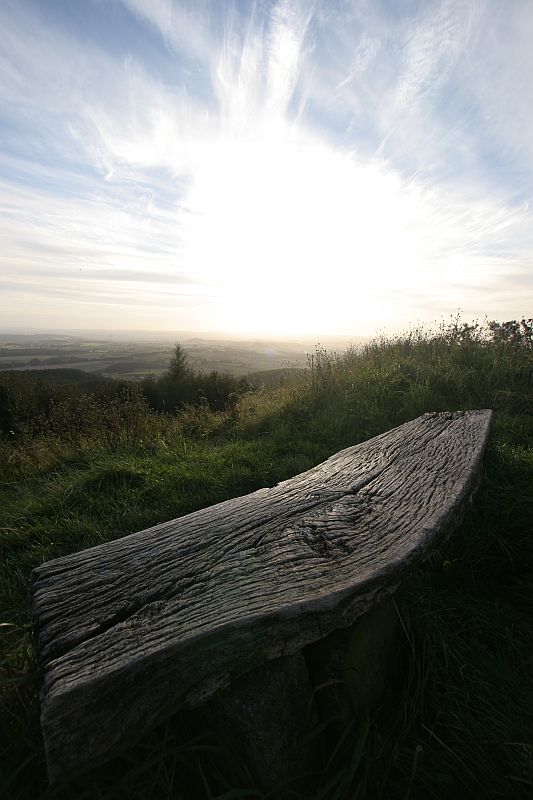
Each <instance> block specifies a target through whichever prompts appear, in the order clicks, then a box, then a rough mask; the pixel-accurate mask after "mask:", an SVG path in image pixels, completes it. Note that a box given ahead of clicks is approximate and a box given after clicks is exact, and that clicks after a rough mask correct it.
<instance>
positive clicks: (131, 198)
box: [0, 0, 533, 334]
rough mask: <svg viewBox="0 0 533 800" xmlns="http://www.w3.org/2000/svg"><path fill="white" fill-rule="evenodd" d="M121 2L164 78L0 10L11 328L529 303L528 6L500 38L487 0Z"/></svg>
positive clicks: (369, 324) (273, 322)
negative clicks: (243, 6)
mask: <svg viewBox="0 0 533 800" xmlns="http://www.w3.org/2000/svg"><path fill="white" fill-rule="evenodd" d="M122 3H123V8H124V9H125V11H124V13H128V14H131V15H132V17H131V19H132V20H135V21H136V24H138V25H145V26H146V31H150V32H151V35H154V34H155V35H157V36H160V41H161V48H162V51H163V53H164V58H165V70H164V75H163V73H161V72H158V70H157V69H156V66H154V62H153V59H151V58H150V57H149V56H148V55H147V52H144V51H143V52H141V51H130V52H126V53H124V52H121V53H120V54H119V53H118V52H116V53H115V52H112V51H110V50H109V48H107V49H105V48H104V46H103V42H102V43H99V42H98V37H97V36H95V37H93V38H92V39H91V38H89V37H88V38H85V39H82V38H80V37H79V35H78V34H76V32H75V31H74V30H73V29H69V28H68V27H67V26H63V27H61V26H60V25H59V24H58V22H57V20H56V21H55V22H50V21H49V20H48V19H46V18H45V16H44V15H43V14H40V13H39V11H38V7H36V6H33V7H32V6H24V5H20V4H10V3H8V4H7V5H6V7H5V8H4V10H3V11H0V24H1V25H2V34H1V36H2V40H3V50H2V52H3V56H2V66H3V67H4V68H5V69H4V71H3V73H2V77H0V98H1V99H2V101H3V103H4V107H5V108H7V109H8V110H9V113H10V115H11V116H10V117H9V118H8V121H9V124H10V125H11V126H12V128H13V130H12V132H11V133H10V132H9V125H8V126H7V128H6V130H7V134H6V137H5V141H6V148H5V153H4V155H3V157H2V159H1V160H0V176H2V175H3V176H4V177H3V181H2V184H1V186H0V188H1V190H2V198H3V199H2V203H1V206H0V211H1V214H2V215H1V217H0V237H1V238H2V241H3V248H2V253H1V254H0V286H1V287H2V293H3V294H4V295H5V297H6V306H5V311H4V317H3V323H4V325H8V324H14V323H15V322H18V324H24V323H28V324H29V323H30V321H31V320H33V321H35V320H39V322H38V323H37V324H48V325H57V326H61V325H62V324H65V325H68V324H73V323H72V319H73V318H74V317H76V318H77V327H80V326H83V327H91V325H94V326H95V327H96V326H99V327H102V326H104V327H127V328H132V327H133V328H135V327H139V328H141V327H142V328H146V327H153V328H163V327H167V328H174V329H176V328H180V329H183V328H191V329H199V330H206V329H212V330H217V329H218V330H222V329H223V330H247V331H258V330H263V331H272V332H281V331H286V332H292V333H298V332H304V331H308V332H317V333H335V332H353V333H355V334H357V333H365V332H370V331H372V330H375V329H376V328H377V327H382V326H383V325H387V326H388V327H397V326H401V325H405V324H407V323H408V322H409V321H410V320H412V319H414V318H419V319H431V318H434V317H435V316H438V315H440V314H446V313H448V312H452V311H454V310H455V309H456V308H457V307H459V306H460V307H462V308H463V309H464V311H465V313H466V314H467V315H469V314H470V315H472V316H478V315H482V314H483V313H487V314H488V315H489V316H500V317H511V316H518V315H520V314H522V313H528V309H529V308H530V307H531V304H532V301H533V291H532V282H533V279H532V257H533V241H532V238H533V237H532V234H531V231H532V230H533V228H532V225H531V222H532V219H531V212H530V210H529V206H528V200H529V198H530V197H531V191H532V189H533V151H532V150H531V141H533V139H532V138H531V136H528V135H526V134H527V133H530V132H531V123H532V122H533V119H532V117H531V114H532V112H531V106H530V104H527V103H525V102H524V101H525V98H526V96H527V91H528V90H531V89H533V86H532V85H531V84H532V83H533V78H532V77H531V76H532V75H533V70H530V71H528V72H527V73H523V72H521V59H522V58H523V59H524V63H525V64H529V63H530V61H531V60H532V56H531V55H530V53H531V50H530V48H529V38H528V36H529V33H533V12H531V11H528V4H527V3H525V2H517V3H515V4H514V6H513V9H512V10H511V11H509V13H508V14H507V18H506V24H505V26H504V29H503V32H501V31H500V29H497V24H499V22H500V21H501V18H502V15H501V13H500V11H499V8H498V4H497V3H496V2H489V0H487V1H486V2H478V3H471V4H466V5H465V4H464V3H461V2H458V1H456V0H455V1H454V0H445V2H440V3H436V2H427V3H421V4H420V9H419V11H418V13H415V14H411V15H410V16H407V15H405V14H404V15H403V16H402V15H398V14H396V15H392V14H390V15H387V13H386V11H385V10H382V11H377V10H376V4H373V3H370V2H369V3H368V4H367V5H365V4H363V3H358V4H353V5H352V6H351V5H350V4H344V3H342V4H339V5H336V4H330V3H325V2H324V3H308V2H303V0H302V2H296V0H292V2H291V0H282V1H281V2H277V3H272V4H267V5H266V6H264V5H255V4H251V6H250V13H249V14H248V15H247V16H246V17H243V16H242V15H239V14H238V13H237V11H236V10H235V6H233V5H231V6H230V5H229V4H228V6H227V7H226V5H225V4H222V3H217V4H213V3H207V2H206V3H198V4H190V5H186V4H184V3H179V2H171V0H156V1H154V2H148V0H122ZM99 8H100V11H101V13H102V15H104V6H100V7H99ZM265 9H267V12H268V13H266V12H265ZM102 20H103V21H102V24H105V21H104V16H103V17H102ZM487 37H491V41H492V43H493V45H494V47H493V49H492V50H491V53H490V54H488V53H487V52H486V47H485V42H486V40H487ZM123 49H124V48H123ZM504 61H505V68H501V66H502V64H503V63H504ZM191 65H192V66H191ZM531 66H533V64H531ZM518 72H520V76H521V80H522V83H520V84H519V83H518V82H517V80H516V78H517V74H518ZM173 76H174V77H173ZM524 106H527V108H524ZM512 114H515V115H517V116H518V118H519V120H520V124H521V126H522V130H521V131H518V130H516V126H514V125H513V123H512V121H511V116H512ZM481 121H483V125H484V127H483V128H481V129H480V128H478V127H477V126H479V124H480V122H481ZM17 137H18V138H17ZM17 141H20V142H22V143H23V144H25V146H26V151H24V149H23V148H21V147H20V146H19V147H18V151H17V146H16V142H17ZM33 143H34V144H35V147H34V149H33V147H32V144H33Z"/></svg>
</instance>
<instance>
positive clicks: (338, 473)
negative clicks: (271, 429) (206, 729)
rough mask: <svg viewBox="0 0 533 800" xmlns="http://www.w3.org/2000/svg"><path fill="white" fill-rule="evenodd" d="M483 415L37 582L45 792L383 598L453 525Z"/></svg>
mask: <svg viewBox="0 0 533 800" xmlns="http://www.w3.org/2000/svg"><path fill="white" fill-rule="evenodd" d="M490 417H491V412H490V411H487V410H484V411H467V412H455V413H453V414H452V413H429V414H425V415H424V416H422V417H419V418H418V419H415V420H413V421H412V422H408V423H406V424H405V425H401V426H400V427H398V428H395V429H394V430H391V431H389V432H387V433H384V434H382V435H380V436H376V437H375V438H374V439H371V440H369V441H367V442H364V443H362V444H359V445H356V446H354V447H350V448H348V449H346V450H343V451H342V452H339V453H337V454H336V455H334V456H332V457H331V458H329V459H328V460H327V461H325V462H324V463H323V464H319V465H318V466H316V467H314V468H313V469H311V470H309V471H308V472H305V473H303V474H301V475H297V476H296V477H294V478H291V479H290V480H287V481H284V482H282V483H280V484H278V485H277V486H275V487H273V488H270V489H268V488H267V489H259V490H258V491H256V492H253V493H252V494H249V495H246V496H244V497H238V498H236V499H233V500H228V501H226V502H223V503H219V504H217V505H215V506H212V507H210V508H206V509H202V510H201V511H197V512H195V513H193V514H188V515H187V516H184V517H181V518H179V519H175V520H172V521H170V522H166V523H163V524H161V525H156V526H155V527H153V528H149V529H147V530H144V531H141V532H139V533H135V534H132V535H129V536H126V537H124V538H121V539H117V540H115V541H112V542H109V543H108V544H103V545H99V546H97V547H93V548H91V549H89V550H85V551H83V552H80V553H75V554H73V555H69V556H66V557H64V558H58V559H56V560H54V561H50V562H48V563H46V564H43V565H41V566H39V567H38V568H37V569H35V570H34V573H33V588H32V592H33V597H32V610H33V618H34V624H35V630H36V637H37V647H38V659H39V665H40V669H41V670H42V676H43V687H42V694H41V704H42V715H41V724H42V732H43V737H44V744H45V750H46V758H47V765H48V773H49V777H50V780H52V781H54V780H57V779H58V778H60V777H63V776H65V775H68V774H69V773H73V772H77V773H79V772H81V771H83V770H86V769H89V768H91V767H94V766H96V765H98V764H101V763H102V762H105V761H107V760H108V759H110V758H111V757H113V756H114V755H116V754H117V753H119V752H120V751H121V750H123V749H124V748H126V747H128V746H129V745H131V744H133V743H134V742H135V741H136V740H138V739H139V737H140V736H141V735H142V734H143V733H145V732H146V731H147V730H149V729H150V728H151V727H152V726H155V725H157V724H158V723H160V722H162V721H163V720H165V719H166V718H167V717H169V716H170V715H172V714H173V713H175V712H176V711H177V710H178V709H180V707H183V706H195V705H198V704H200V703H202V702H203V701H205V700H207V699H208V698H210V697H211V696H212V695H214V694H215V693H217V692H219V690H221V689H223V688H224V687H228V686H230V685H231V684H233V683H234V682H235V681H236V680H237V679H238V678H239V676H243V675H245V674H246V673H250V674H254V673H251V672H250V671H252V670H254V669H255V668H257V667H259V666H260V665H261V664H265V662H270V661H271V660H272V659H278V658H279V657H281V656H289V655H291V654H295V653H298V652H299V651H301V650H302V648H303V647H304V646H306V645H308V644H309V643H311V642H316V641H317V640H320V639H323V638H324V637H326V636H327V635H328V634H330V633H331V632H332V631H334V630H335V629H337V628H343V627H346V626H349V625H351V624H352V623H354V621H355V620H356V619H357V618H358V617H360V616H361V615H362V614H364V613H365V612H366V611H367V610H368V609H370V608H371V607H372V606H374V605H375V604H377V603H379V602H380V601H381V600H382V599H383V598H385V597H387V596H389V595H390V594H391V593H392V592H393V591H394V589H395V588H396V587H397V586H398V584H399V582H400V581H401V580H402V579H403V577H404V575H405V574H406V572H407V571H408V570H409V569H410V568H411V567H413V565H415V564H416V563H417V562H419V561H420V559H422V558H423V557H424V555H425V554H426V553H427V552H428V550H429V549H430V548H431V547H433V546H434V545H435V543H436V542H437V541H438V540H439V538H440V537H441V536H442V535H443V534H445V533H447V532H449V531H450V529H451V528H452V527H454V526H455V524H456V523H457V522H458V520H459V519H460V517H461V512H462V509H463V507H464V504H465V501H466V500H467V499H468V498H469V496H470V494H471V492H472V490H473V489H474V488H475V486H476V483H477V481H478V479H479V473H480V464H481V458H482V454H483V451H484V447H485V443H486V440H487V436H488V431H489V425H490ZM102 502H105V497H103V498H102ZM280 663H281V662H280ZM269 674H270V673H269Z"/></svg>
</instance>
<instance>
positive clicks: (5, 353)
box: [0, 334, 313, 380]
mask: <svg viewBox="0 0 533 800" xmlns="http://www.w3.org/2000/svg"><path fill="white" fill-rule="evenodd" d="M180 344H182V346H183V347H184V348H185V350H186V352H187V355H188V357H189V361H190V364H191V366H192V367H193V368H194V369H196V370H200V371H204V372H211V371H212V370H218V371H219V372H230V373H232V374H233V375H236V376H241V375H248V374H249V373H256V372H263V371H265V370H268V371H272V370H274V371H276V370H280V369H285V368H288V367H290V368H294V367H303V366H305V365H306V363H307V352H308V351H311V350H313V347H311V346H310V345H309V344H306V343H301V342H280V341H272V342H268V341H259V340H257V341H233V340H228V341H224V340H215V339H213V340H211V339H203V338H201V337H198V336H194V337H192V338H190V339H189V340H183V339H181V340H180ZM172 350H173V344H172V343H171V342H168V341H164V342H160V341H154V342H147V341H146V340H143V341H138V342H136V341H124V340H123V339H121V340H115V339H109V340H101V341H95V340H94V339H92V338H87V339H84V338H83V337H82V336H66V335H65V336H63V337H60V336H57V335H54V336H48V337H47V336H45V335H42V336H34V335H28V336H22V335H18V336H16V337H15V336H14V335H10V334H6V335H5V336H3V337H0V371H1V370H12V369H14V370H43V369H60V368H64V367H69V368H72V369H79V370H83V371H85V372H99V373H102V374H103V375H106V376H107V377H111V378H120V379H126V380H141V379H142V378H143V377H146V376H148V375H154V376H159V375H161V374H162V373H163V372H164V371H165V370H166V369H167V367H168V364H169V361H170V359H171V357H172Z"/></svg>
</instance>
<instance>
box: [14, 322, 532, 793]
mask: <svg viewBox="0 0 533 800" xmlns="http://www.w3.org/2000/svg"><path fill="white" fill-rule="evenodd" d="M269 383H272V384H273V385H269V386H262V387H260V388H255V389H250V390H248V389H247V390H246V391H243V392H242V393H241V394H240V395H239V396H238V398H237V400H236V401H232V402H231V403H228V405H227V407H226V408H224V409H222V410H218V411H212V410H211V409H210V408H209V407H208V406H207V405H206V404H205V403H204V404H199V405H187V406H184V407H183V408H181V409H179V410H178V411H177V412H176V413H173V414H170V413H164V412H158V411H155V410H153V409H152V408H150V407H149V405H148V403H147V401H146V398H145V397H144V396H143V394H142V391H141V390H140V389H139V390H135V387H133V389H132V390H131V391H129V392H127V393H122V394H121V393H120V392H117V393H116V394H114V395H113V396H109V397H104V398H101V399H96V398H95V396H94V395H93V394H91V392H90V391H87V392H86V393H84V392H81V393H78V394H77V396H76V400H75V404H74V405H69V403H68V402H66V403H63V404H59V405H58V406H57V408H56V411H55V416H53V418H50V417H48V418H47V419H46V422H45V423H43V424H41V425H32V424H30V422H28V421H27V422H25V423H24V424H22V423H21V425H20V426H19V427H18V428H17V430H15V431H13V432H11V430H4V432H3V433H2V435H1V436H0V476H1V477H0V509H1V512H0V513H1V516H0V543H1V545H0V546H1V566H0V570H1V576H0V624H1V627H0V637H1V639H0V652H1V670H2V673H1V679H0V680H1V684H0V690H1V700H0V794H1V796H2V797H5V798H13V800H19V798H20V799H21V800H22V799H23V798H24V799H26V798H27V799H28V800H30V798H65V799H68V798H74V797H75V798H87V799H88V798H99V799H100V798H109V800H111V798H113V799H114V798H154V800H157V799H158V798H170V797H173V798H181V800H191V798H206V800H211V798H213V799H214V798H217V800H222V799H223V798H224V799H225V800H231V799H232V798H252V797H262V795H261V793H260V792H259V790H258V789H257V787H256V786H254V783H253V779H252V777H251V776H250V775H249V774H248V772H247V770H246V767H245V765H243V764H242V763H240V762H239V759H238V756H237V755H236V754H235V753H232V752H231V751H229V752H228V749H227V743H225V742H221V741H218V740H217V739H216V737H215V735H214V734H213V732H212V731H210V730H209V727H208V725H207V724H204V721H202V720H201V718H200V717H198V716H195V715H191V714H181V715H178V716H177V717H176V718H173V719H171V720H169V721H168V722H167V723H166V724H165V725H163V726H161V727H160V728H158V729H157V730H155V731H153V732H152V733H151V734H150V735H149V736H147V737H145V738H144V739H143V740H142V741H141V742H139V743H138V744H137V745H136V746H135V747H134V748H132V749H131V750H130V751H128V752H127V753H124V755H123V756H121V757H120V758H118V759H115V760H114V761H113V762H110V763H109V764H108V765H106V766H105V767H102V768H99V769H97V770H94V771H92V772H91V773H88V774H84V775H80V776H78V777H77V778H74V779H72V780H70V781H69V782H68V783H64V784H62V785H57V786H55V787H53V788H50V787H48V786H47V782H46V773H45V764H44V753H43V749H42V742H41V738H40V731H39V704H38V689H39V676H38V674H37V671H36V663H35V652H34V648H33V642H32V631H31V619H30V612H29V581H30V574H31V570H32V568H33V567H34V566H35V565H36V564H39V563H42V562H43V561H46V560H48V559H50V558H54V557H57V556H60V555H63V554H66V553H70V552H73V551H75V550H80V549H83V548H86V547H90V546H92V545H94V544H98V543H100V542H104V541H108V540H110V539H112V538H115V537H119V536H123V535H125V534H127V533H130V532H132V531H136V530H140V529H141V528H144V527H147V526H149V525H153V524H155V523H157V522H160V521H163V520H166V519H170V518H173V517H176V516H179V515H181V514H185V513H187V512H190V511H194V510H196V509H198V508H201V507H204V506H207V505H210V504H213V503H215V502H218V501H220V500H224V499H226V498H229V497H232V496H236V495H239V494H245V493H247V492H250V491H252V490H254V489H257V488H260V487H262V486H269V485H273V484H274V483H276V482H277V481H280V480H283V479H285V478H288V477H290V476H292V475H295V474H297V473H299V472H301V471H303V470H305V469H308V468H309V467H311V466H313V465H314V464H316V463H318V462H320V461H322V460H324V459H325V458H327V457H328V456H329V455H331V454H333V453H335V452H337V451H338V450H340V449H341V448H343V447H347V446H349V445H352V444H354V443H357V442H360V441H364V440H366V439H368V438H370V437H372V436H374V435H377V434H378V433H381V432H383V431H385V430H388V429H389V428H392V427H394V426H396V425H399V424H401V423H402V422H405V421H407V420H410V419H412V418H414V417H416V416H418V415H420V414H422V413H424V412H426V411H429V410H437V411H438V410H456V409H474V408H492V409H494V411H495V415H494V424H493V430H492V435H491V440H490V444H489V448H488V451H487V454H486V457H485V463H484V472H483V479H482V483H481V486H480V489H479V490H478V493H477V495H476V497H475V500H474V502H473V504H472V506H471V507H470V508H469V510H468V512H467V514H466V517H465V519H464V521H463V523H462V524H461V526H460V528H459V529H458V530H457V531H456V532H455V533H454V534H453V536H452V537H451V538H450V539H449V540H448V541H447V542H446V543H445V544H443V545H442V547H441V548H440V549H438V550H435V551H434V552H433V553H432V555H431V556H430V558H429V559H428V560H427V561H426V562H425V563H424V564H423V565H422V566H420V567H419V568H418V569H417V570H416V571H415V572H414V573H413V574H412V575H411V577H410V578H409V579H408V580H407V581H406V582H405V584H404V585H403V586H402V588H401V589H400V590H399V592H398V593H397V595H396V598H395V599H396V606H397V610H398V614H399V616H400V619H401V623H402V630H403V645H402V647H401V650H400V652H399V653H398V661H397V665H396V667H397V668H395V669H394V678H393V680H392V681H391V685H390V687H389V692H388V694H387V696H386V697H384V698H383V702H382V703H381V705H380V706H379V708H376V709H373V710H372V711H371V712H369V713H368V715H367V716H366V717H365V718H364V719H361V718H356V717H355V716H354V715H352V716H351V717H350V716H349V715H348V721H346V720H345V721H344V723H343V724H344V727H343V731H342V734H341V735H340V736H339V739H338V741H337V744H336V746H335V747H333V748H332V749H331V750H330V751H329V752H328V754H327V757H326V759H325V764H324V770H323V774H322V777H321V779H320V781H319V784H318V785H317V786H316V787H315V788H314V789H313V791H312V793H310V794H309V800H310V798H311V797H312V798H316V799H317V800H348V799H349V800H355V798H357V799H358V800H362V799H363V798H364V800H376V799H379V798H384V799H388V798H392V799H393V800H396V798H398V800H413V799H414V798H420V800H422V798H423V799H424V800H426V798H439V800H440V799H441V800H448V799H449V798H450V797H456V798H472V799H474V798H476V800H477V798H481V797H490V798H502V800H503V798H528V797H531V795H532V793H533V742H532V741H531V720H532V719H533V644H532V642H533V636H532V632H533V625H532V619H533V614H532V612H533V569H532V568H533V550H532V547H531V537H532V533H533V531H532V524H531V520H532V519H533V502H532V501H533V493H532V486H533V415H532V412H533V331H532V323H531V321H523V322H510V323H504V324H503V325H498V324H497V323H486V324H477V323H472V324H466V323H464V322H462V321H461V320H460V319H454V320H452V321H451V322H450V323H449V324H446V325H443V326H441V327H440V328H438V329H435V330H429V329H423V328H421V329H414V330H410V331H409V332H407V333H405V334H402V335H398V336H395V337H391V338H387V337H381V338H378V339H375V340H372V341H370V342H369V343H367V344H366V345H364V346H361V347H358V348H352V349H350V350H348V351H347V352H346V353H344V354H342V355H336V354H335V353H330V352H326V351H325V350H322V349H317V351H316V352H315V353H314V354H313V355H312V356H311V357H310V358H309V360H308V364H307V368H306V369H304V370H298V371H294V370H293V371H287V372H286V373H284V374H283V376H282V377H281V379H280V380H278V381H277V382H275V381H269ZM80 419H83V421H84V422H83V424H80V422H79V420H80ZM337 722H338V721H337V720H335V719H332V720H331V724H332V725H334V724H336V723H337ZM320 733H321V732H320V731H317V735H319V734H320ZM293 796H294V797H297V796H299V795H297V794H294V795H293Z"/></svg>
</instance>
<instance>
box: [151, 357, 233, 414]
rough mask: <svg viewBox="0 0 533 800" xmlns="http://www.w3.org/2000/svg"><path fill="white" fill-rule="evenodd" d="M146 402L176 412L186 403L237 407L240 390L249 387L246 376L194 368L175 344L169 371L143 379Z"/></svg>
mask: <svg viewBox="0 0 533 800" xmlns="http://www.w3.org/2000/svg"><path fill="white" fill-rule="evenodd" d="M142 388H143V393H144V396H145V397H146V400H147V402H148V403H149V405H150V406H151V408H153V409H154V410H156V411H168V412H173V413H176V412H177V411H180V410H182V409H183V408H185V407H186V406H191V405H192V406H198V405H200V406H207V407H208V408H209V409H211V411H223V410H224V409H227V408H234V407H235V405H236V402H237V398H238V396H239V395H240V394H242V393H243V392H245V391H247V390H248V388H249V387H248V383H247V381H246V379H245V378H235V377H234V376H233V375H229V374H227V373H220V372H218V371H217V370H212V371H211V372H209V373H204V372H197V371H195V370H193V369H192V367H191V366H190V364H189V360H188V358H187V354H186V352H185V350H184V349H183V348H182V347H181V345H180V344H176V346H175V349H174V355H173V357H172V360H171V362H170V365H169V368H168V371H167V372H166V373H165V374H164V375H162V376H161V377H160V378H147V379H146V380H144V381H143V383H142Z"/></svg>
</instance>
